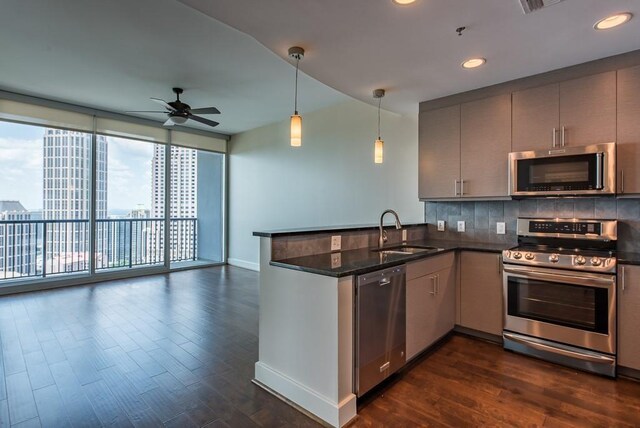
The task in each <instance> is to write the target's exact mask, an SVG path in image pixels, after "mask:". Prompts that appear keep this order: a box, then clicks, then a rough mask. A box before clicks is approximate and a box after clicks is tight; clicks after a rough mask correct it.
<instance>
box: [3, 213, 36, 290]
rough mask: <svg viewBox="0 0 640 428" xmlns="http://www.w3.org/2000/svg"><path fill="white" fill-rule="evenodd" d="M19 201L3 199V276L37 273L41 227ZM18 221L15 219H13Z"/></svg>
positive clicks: (13, 276)
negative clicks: (38, 227) (38, 226)
mask: <svg viewBox="0 0 640 428" xmlns="http://www.w3.org/2000/svg"><path fill="white" fill-rule="evenodd" d="M29 220H31V214H30V213H29V211H27V210H26V209H25V208H24V207H23V206H22V204H21V203H20V202H19V201H0V221H4V222H6V223H2V224H0V278H2V279H5V278H16V277H21V276H30V275H35V274H36V258H37V254H36V248H37V244H38V242H37V241H38V235H37V232H38V229H37V227H36V225H35V224H33V223H29ZM13 222H15V223H13Z"/></svg>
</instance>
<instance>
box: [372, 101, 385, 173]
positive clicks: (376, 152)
mask: <svg viewBox="0 0 640 428" xmlns="http://www.w3.org/2000/svg"><path fill="white" fill-rule="evenodd" d="M384 93H385V91H384V89H376V90H375V91H373V98H377V99H378V139H377V140H376V142H375V143H374V144H373V162H374V163H382V162H384V141H383V140H382V138H380V105H381V104H382V97H384Z"/></svg>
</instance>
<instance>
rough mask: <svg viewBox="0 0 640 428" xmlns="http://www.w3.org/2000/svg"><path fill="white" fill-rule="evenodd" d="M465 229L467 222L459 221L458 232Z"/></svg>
mask: <svg viewBox="0 0 640 428" xmlns="http://www.w3.org/2000/svg"><path fill="white" fill-rule="evenodd" d="M464 231H465V223H464V221H462V220H461V221H459V222H458V232H464Z"/></svg>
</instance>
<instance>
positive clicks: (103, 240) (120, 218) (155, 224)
mask: <svg viewBox="0 0 640 428" xmlns="http://www.w3.org/2000/svg"><path fill="white" fill-rule="evenodd" d="M96 141H97V151H96V153H97V165H96V221H95V237H96V240H95V242H96V246H95V266H96V270H97V271H99V270H109V269H118V268H132V267H138V266H149V265H162V264H164V222H165V218H164V200H163V198H162V196H161V195H162V194H163V193H164V187H165V176H164V166H163V165H162V164H163V163H164V161H163V159H159V158H158V156H157V154H158V153H163V152H164V149H165V145H164V144H155V143H151V142H146V141H141V140H134V139H129V138H118V137H110V136H109V137H103V136H98V137H97V139H96ZM159 171H160V172H161V173H158V172H159ZM159 196H160V197H159Z"/></svg>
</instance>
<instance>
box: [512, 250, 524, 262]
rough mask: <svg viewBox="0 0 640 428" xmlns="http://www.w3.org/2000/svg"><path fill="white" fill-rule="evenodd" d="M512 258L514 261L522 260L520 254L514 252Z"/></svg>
mask: <svg viewBox="0 0 640 428" xmlns="http://www.w3.org/2000/svg"><path fill="white" fill-rule="evenodd" d="M513 258H514V259H516V260H520V259H521V258H522V254H521V253H519V252H517V251H516V252H515V253H513Z"/></svg>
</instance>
